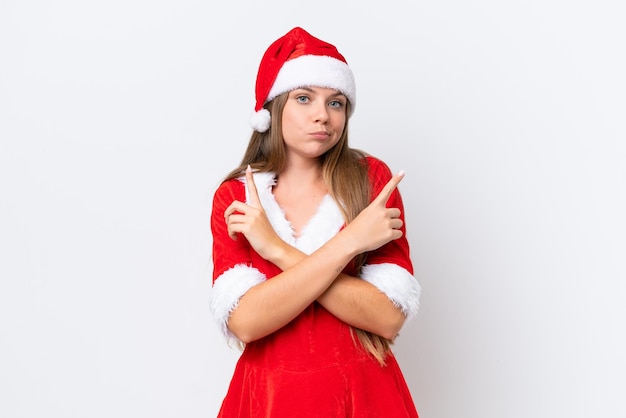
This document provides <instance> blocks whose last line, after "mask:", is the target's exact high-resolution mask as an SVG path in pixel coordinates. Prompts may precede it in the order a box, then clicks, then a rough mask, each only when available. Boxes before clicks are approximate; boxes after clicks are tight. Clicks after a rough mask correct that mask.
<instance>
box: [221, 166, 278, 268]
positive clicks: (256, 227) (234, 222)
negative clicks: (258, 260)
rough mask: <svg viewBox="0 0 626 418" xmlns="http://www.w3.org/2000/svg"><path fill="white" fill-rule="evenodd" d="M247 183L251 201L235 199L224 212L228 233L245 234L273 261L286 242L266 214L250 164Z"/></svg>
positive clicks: (251, 243)
mask: <svg viewBox="0 0 626 418" xmlns="http://www.w3.org/2000/svg"><path fill="white" fill-rule="evenodd" d="M246 184H247V186H248V192H249V198H250V203H249V204H246V203H244V202H240V201H238V200H235V201H233V203H231V204H230V205H229V206H228V207H227V208H226V211H225V212H224V219H225V221H226V224H227V226H228V235H229V236H230V238H231V239H233V240H236V239H237V234H238V233H241V234H243V235H244V236H245V237H246V239H247V240H248V242H249V243H250V245H251V246H252V248H254V250H255V251H256V252H257V253H259V255H260V256H261V257H263V258H265V259H266V260H270V261H271V260H272V257H274V256H275V254H276V252H277V251H279V250H280V249H281V248H282V246H283V245H286V243H285V242H284V241H283V240H282V239H281V238H280V237H279V236H278V235H277V234H276V232H275V231H274V228H273V227H272V225H271V224H270V221H269V219H268V218H267V215H266V214H265V210H264V209H263V205H262V204H261V200H260V199H259V194H258V192H257V189H256V185H255V183H254V178H253V176H252V170H251V168H250V166H248V168H247V169H246Z"/></svg>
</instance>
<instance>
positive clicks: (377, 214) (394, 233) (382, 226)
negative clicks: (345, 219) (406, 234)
mask: <svg viewBox="0 0 626 418" xmlns="http://www.w3.org/2000/svg"><path fill="white" fill-rule="evenodd" d="M403 178H404V171H400V172H399V173H397V174H395V175H394V176H393V177H391V179H390V180H389V181H388V182H387V184H386V185H385V187H383V189H382V190H381V191H380V193H379V194H378V196H376V198H375V199H374V200H373V201H372V202H371V203H370V204H369V205H368V206H367V207H366V208H365V209H363V210H362V211H361V213H360V214H359V215H358V216H357V217H356V218H354V220H353V221H352V222H350V223H349V224H348V225H346V227H345V228H344V229H343V230H342V232H341V233H342V234H347V235H348V236H349V237H350V238H351V239H352V240H353V241H352V243H353V244H354V245H356V248H357V250H358V253H362V252H366V251H372V250H375V249H377V248H379V247H382V246H383V245H384V244H386V243H388V242H390V241H393V240H396V239H398V238H401V237H402V231H401V230H400V228H401V227H402V225H403V222H402V220H401V219H400V209H398V208H388V207H387V201H388V200H389V197H390V196H391V194H392V193H393V191H394V190H395V189H396V187H397V186H398V184H399V183H400V181H402V179H403Z"/></svg>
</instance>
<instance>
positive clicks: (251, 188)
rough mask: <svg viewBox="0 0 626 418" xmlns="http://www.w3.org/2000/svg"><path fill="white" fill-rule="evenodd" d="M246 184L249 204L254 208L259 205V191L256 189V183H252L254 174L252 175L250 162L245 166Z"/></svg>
mask: <svg viewBox="0 0 626 418" xmlns="http://www.w3.org/2000/svg"><path fill="white" fill-rule="evenodd" d="M246 184H247V185H248V193H249V194H250V195H249V199H250V206H252V207H255V208H260V207H261V199H259V193H258V192H257V190H256V184H255V183H254V176H253V175H252V168H251V167H250V164H248V167H247V168H246Z"/></svg>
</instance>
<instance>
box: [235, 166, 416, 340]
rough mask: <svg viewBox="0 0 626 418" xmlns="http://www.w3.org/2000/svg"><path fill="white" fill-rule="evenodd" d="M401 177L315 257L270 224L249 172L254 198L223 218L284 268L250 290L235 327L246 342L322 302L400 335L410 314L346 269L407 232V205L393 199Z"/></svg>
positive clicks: (352, 319) (357, 322) (349, 319)
mask: <svg viewBox="0 0 626 418" xmlns="http://www.w3.org/2000/svg"><path fill="white" fill-rule="evenodd" d="M402 178H403V174H402V173H400V174H396V175H395V176H393V177H392V178H391V180H390V181H389V182H388V183H387V185H386V186H385V187H384V188H383V189H382V191H381V192H380V194H379V195H378V196H377V197H376V199H374V200H373V201H372V203H371V204H370V205H369V206H368V207H367V208H366V209H364V210H363V211H362V212H361V214H359V216H357V217H356V218H355V219H354V220H353V221H352V222H350V223H349V224H348V225H346V227H345V228H343V229H342V230H341V231H340V232H339V233H338V234H337V235H335V236H334V237H333V238H331V239H330V240H329V241H328V242H327V243H326V244H324V245H323V246H322V247H320V248H319V249H318V250H317V251H315V252H313V253H312V254H310V255H306V254H304V253H303V252H301V251H299V250H298V249H296V248H294V247H292V246H290V245H289V244H287V243H285V242H284V241H283V240H282V239H280V237H278V235H276V233H275V232H274V230H273V228H272V226H271V225H270V223H269V221H268V219H267V216H266V215H265V212H264V210H263V207H262V205H261V203H260V200H259V197H258V193H257V190H256V186H255V183H254V180H253V178H252V172H251V171H250V170H249V169H248V170H247V171H246V180H247V184H248V188H249V192H250V203H249V204H245V203H243V202H239V201H235V202H233V203H232V204H231V205H230V206H229V207H228V208H227V209H226V211H225V213H224V217H225V222H226V224H227V227H228V233H229V235H230V237H231V238H232V239H236V235H237V234H239V233H241V234H243V235H244V236H245V237H246V238H247V240H248V242H249V243H250V245H252V247H253V248H254V250H255V251H256V252H257V253H258V254H259V255H261V256H262V257H263V258H265V259H266V260H268V261H270V262H272V263H274V264H275V265H276V266H278V267H279V268H280V269H281V270H282V273H280V274H278V275H277V276H275V277H273V278H272V280H266V281H264V282H263V283H260V284H258V285H256V286H253V287H252V288H250V289H249V290H248V291H247V292H246V293H245V294H244V295H243V296H242V297H241V299H240V300H239V303H238V305H237V308H235V309H234V310H233V312H232V313H231V316H230V318H229V321H228V328H229V329H230V331H231V332H232V333H233V334H235V335H236V336H237V337H238V338H239V339H240V340H241V341H243V342H244V343H247V342H250V341H254V340H256V339H259V338H262V337H264V336H266V335H268V334H270V333H272V332H274V331H276V330H278V329H279V328H281V327H282V326H284V325H286V324H287V323H288V322H290V321H291V320H292V319H294V318H295V317H296V316H297V315H299V314H300V313H301V312H302V311H303V310H304V309H305V308H306V307H307V306H309V305H310V304H311V303H312V302H313V301H316V300H317V301H318V302H319V303H320V304H322V306H324V307H325V308H326V309H327V310H328V311H330V312H331V313H332V314H333V315H335V316H336V317H338V318H339V319H341V320H342V321H344V322H346V323H348V324H350V325H353V326H355V327H358V328H361V329H364V330H367V331H371V332H373V333H376V334H378V335H381V336H383V337H386V338H393V337H395V335H396V334H397V333H398V331H399V330H400V328H401V327H402V325H403V324H404V321H405V315H404V314H403V313H402V311H401V310H400V309H399V308H398V307H396V306H395V305H394V304H393V302H391V301H390V300H389V298H387V296H386V295H385V294H383V293H381V292H380V291H379V290H378V289H377V288H376V287H375V286H374V285H372V284H370V283H368V282H366V281H364V280H361V279H360V278H356V277H351V276H348V275H346V274H343V273H341V271H342V270H343V268H344V266H345V265H346V264H347V263H349V262H350V260H351V259H352V258H354V257H355V256H356V255H357V254H360V253H362V252H365V251H371V250H374V249H376V248H379V247H380V246H382V245H384V244H385V243H387V242H389V241H392V240H394V239H398V238H400V237H401V236H402V232H401V230H400V228H401V226H402V220H401V219H400V218H399V216H400V210H399V209H397V208H386V202H387V200H388V199H389V197H390V196H391V193H392V192H393V190H394V189H395V188H396V187H397V185H398V183H399V182H400V181H401V180H402Z"/></svg>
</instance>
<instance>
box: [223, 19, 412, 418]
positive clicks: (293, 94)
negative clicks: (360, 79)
mask: <svg viewBox="0 0 626 418" xmlns="http://www.w3.org/2000/svg"><path fill="white" fill-rule="evenodd" d="M355 93H356V89H355V83H354V77H353V74H352V71H351V70H350V68H349V67H348V65H347V63H346V60H345V58H344V57H343V56H342V55H341V54H340V53H339V52H338V51H337V49H336V48H335V47H334V46H333V45H331V44H329V43H327V42H325V41H322V40H320V39H318V38H315V37H313V36H312V35H310V34H309V33H307V32H306V31H305V30H303V29H302V28H298V27H296V28H294V29H292V30H291V31H289V32H288V33H287V34H285V35H284V36H282V37H281V38H279V39H278V40H276V41H275V42H274V43H272V45H270V47H269V48H268V49H267V51H266V52H265V54H264V56H263V58H262V60H261V63H260V65H259V70H258V74H257V82H256V108H255V113H254V115H253V118H252V121H251V125H252V127H253V129H254V132H253V133H252V136H251V138H250V142H249V144H248V148H247V150H246V153H245V155H244V157H243V159H242V162H241V165H240V166H239V167H237V168H235V169H234V170H233V171H232V172H231V173H230V174H229V175H227V176H226V179H225V180H224V181H223V182H222V184H221V185H220V186H219V187H218V189H217V191H216V192H215V195H214V198H213V210H212V215H211V228H212V233H213V257H212V259H213V267H214V268H213V289H212V292H211V311H212V314H213V316H214V317H215V319H216V321H217V322H218V325H219V327H220V329H221V330H222V331H223V333H224V335H225V336H226V337H227V339H229V340H230V341H234V342H236V343H238V344H239V345H241V346H242V347H243V352H242V354H241V357H240V358H239V361H238V363H237V366H236V368H235V371H234V375H233V377H232V380H231V383H230V387H229V389H228V393H227V394H226V397H225V398H224V401H223V403H222V406H221V410H220V412H219V417H228V418H230V417H233V418H234V417H237V418H244V417H251V418H261V417H271V418H280V417H289V418H295V417H297V418H304V417H324V418H332V417H360V418H361V417H386V418H400V417H417V416H418V414H417V411H416V408H415V406H414V403H413V400H412V398H411V394H410V392H409V390H408V388H407V385H406V382H405V380H404V377H403V375H402V373H401V371H400V369H399V367H398V364H397V362H396V360H395V358H394V355H393V353H392V352H391V350H390V344H391V343H392V342H393V340H394V338H395V337H396V335H397V334H398V332H399V330H400V329H401V328H402V326H403V324H404V323H405V321H406V320H407V319H408V318H411V317H413V316H414V315H415V314H416V313H417V309H418V303H419V297H420V290H421V289H420V285H419V283H418V282H417V280H416V279H415V278H414V276H413V266H412V263H411V259H410V253H409V246H408V242H407V240H406V236H405V231H406V229H405V225H404V213H403V205H402V199H401V196H400V193H399V191H398V190H397V187H396V186H397V185H398V183H399V182H400V181H401V180H402V177H403V173H402V172H400V173H398V174H396V175H392V173H391V171H390V170H389V168H388V167H387V165H386V164H385V163H384V162H382V161H381V160H379V159H377V158H375V157H373V156H370V155H367V154H365V153H364V152H362V151H359V150H356V149H352V148H350V147H349V145H348V119H349V117H350V116H351V114H352V112H353V110H354V107H355V104H356V94H355Z"/></svg>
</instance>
